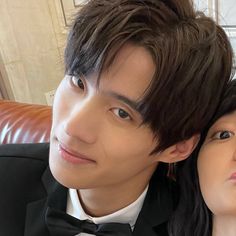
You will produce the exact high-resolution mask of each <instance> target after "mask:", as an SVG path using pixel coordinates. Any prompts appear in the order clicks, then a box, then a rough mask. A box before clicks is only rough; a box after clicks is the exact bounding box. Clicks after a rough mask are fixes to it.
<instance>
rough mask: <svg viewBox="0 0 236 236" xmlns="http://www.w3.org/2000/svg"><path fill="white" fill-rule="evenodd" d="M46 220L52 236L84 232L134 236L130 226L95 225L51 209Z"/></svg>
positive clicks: (72, 235) (100, 235)
mask: <svg viewBox="0 0 236 236" xmlns="http://www.w3.org/2000/svg"><path fill="white" fill-rule="evenodd" d="M45 220H46V224H47V227H48V230H49V232H50V235H51V236H75V235H77V234H79V233H82V232H83V233H87V234H93V235H97V236H132V230H131V227H130V225H129V224H121V223H106V224H94V223H91V222H88V221H86V220H78V219H77V218H74V217H72V216H70V215H68V214H66V213H65V212H62V211H59V210H56V209H54V208H50V207H48V209H47V212H46V219H45Z"/></svg>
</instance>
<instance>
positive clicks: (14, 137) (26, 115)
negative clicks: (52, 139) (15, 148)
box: [0, 100, 52, 144]
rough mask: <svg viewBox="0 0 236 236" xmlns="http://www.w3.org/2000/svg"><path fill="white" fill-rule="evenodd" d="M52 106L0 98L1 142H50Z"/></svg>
mask: <svg viewBox="0 0 236 236" xmlns="http://www.w3.org/2000/svg"><path fill="white" fill-rule="evenodd" d="M51 123H52V108H51V107H49V106H44V105H34V104H26V103H19V102H14V101H8V100H0V144H7V143H43V142H49V136H50V129H51Z"/></svg>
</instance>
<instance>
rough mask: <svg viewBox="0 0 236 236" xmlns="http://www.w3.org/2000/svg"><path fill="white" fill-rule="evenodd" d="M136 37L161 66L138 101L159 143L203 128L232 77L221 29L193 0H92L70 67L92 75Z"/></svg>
mask: <svg viewBox="0 0 236 236" xmlns="http://www.w3.org/2000/svg"><path fill="white" fill-rule="evenodd" d="M126 43H132V44H134V45H137V46H142V47H144V48H145V49H146V50H148V51H149V52H150V54H151V55H152V57H153V61H154V63H155V65H156V72H155V75H154V78H153V79H152V82H151V84H150V86H149V87H148V88H147V90H146V92H145V94H144V95H143V97H142V98H141V100H140V101H138V104H139V105H138V109H139V110H140V112H141V114H142V115H143V123H144V124H147V125H149V126H150V127H151V129H152V131H153V133H154V135H155V137H156V138H157V140H158V142H157V143H158V144H157V146H156V148H155V150H154V151H153V152H157V151H160V150H164V149H165V148H167V147H169V146H171V145H173V144H175V143H177V142H180V141H183V140H186V139H188V138H190V137H191V136H192V135H194V134H196V133H199V132H200V131H201V130H202V129H203V128H205V126H206V124H207V123H208V122H209V120H210V118H211V117H212V115H213V113H214V112H215V110H216V107H217V105H218V102H219V101H220V97H221V96H222V92H223V90H224V88H225V86H226V84H227V82H228V81H229V80H230V77H231V69H232V48H231V45H230V43H229V40H228V38H227V36H226V34H225V32H224V31H223V29H222V28H221V27H220V26H219V25H217V24H216V23H215V22H214V21H213V20H212V19H211V18H209V17H207V16H205V15H204V14H203V13H201V12H196V11H194V8H193V6H192V2H191V0H90V1H88V3H87V4H85V6H84V7H82V9H81V10H80V11H79V12H78V15H77V16H76V18H75V20H74V24H73V26H72V28H71V31H70V33H69V36H68V42H67V46H66V50H65V73H67V74H71V75H81V74H83V75H84V76H85V77H87V78H88V77H89V75H90V74H91V73H97V75H98V81H99V78H100V75H101V72H102V71H103V70H106V69H107V68H108V67H109V66H110V65H111V64H112V62H113V61H114V58H115V56H116V55H117V53H118V52H119V50H120V49H121V47H122V46H124V44H126Z"/></svg>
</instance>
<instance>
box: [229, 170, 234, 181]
mask: <svg viewBox="0 0 236 236" xmlns="http://www.w3.org/2000/svg"><path fill="white" fill-rule="evenodd" d="M229 179H230V180H234V181H236V172H234V173H233V174H232V175H231V176H230V177H229Z"/></svg>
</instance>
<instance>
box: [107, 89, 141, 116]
mask: <svg viewBox="0 0 236 236" xmlns="http://www.w3.org/2000/svg"><path fill="white" fill-rule="evenodd" d="M106 94H107V95H108V96H111V97H113V98H115V99H118V100H120V101H122V102H124V103H126V104H127V105H128V106H130V107H131V108H132V109H134V110H135V111H137V112H138V113H141V112H140V109H139V102H137V101H134V100H131V99H130V98H127V97H126V96H124V95H121V94H118V93H116V92H106Z"/></svg>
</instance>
